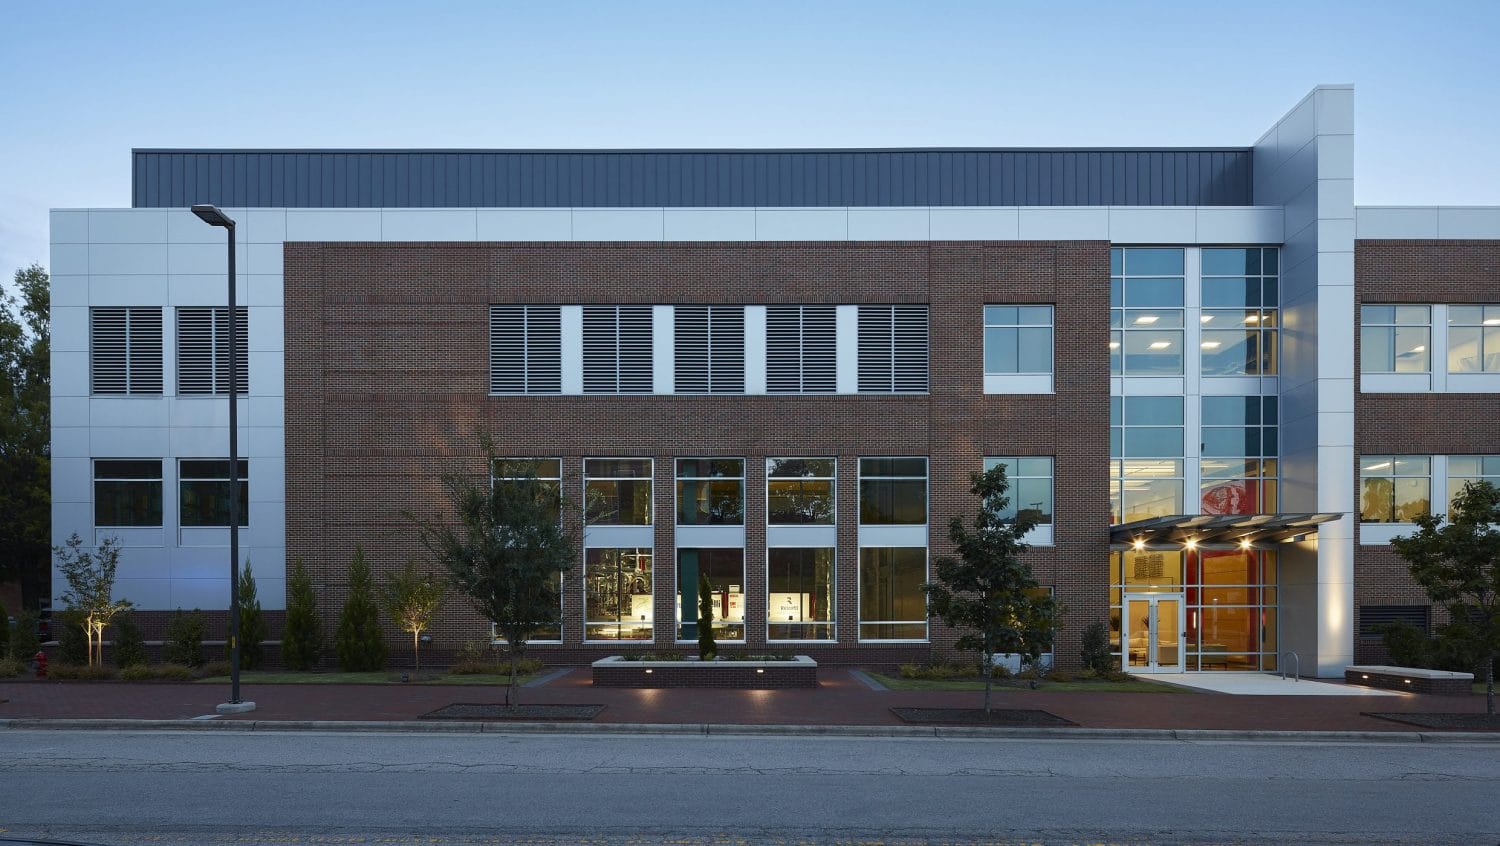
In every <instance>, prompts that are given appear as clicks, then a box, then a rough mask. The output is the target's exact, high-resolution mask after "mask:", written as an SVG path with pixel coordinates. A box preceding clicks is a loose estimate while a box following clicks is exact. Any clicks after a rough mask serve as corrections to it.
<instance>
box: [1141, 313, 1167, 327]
mask: <svg viewBox="0 0 1500 846" xmlns="http://www.w3.org/2000/svg"><path fill="white" fill-rule="evenodd" d="M1160 319H1161V318H1160V317H1157V316H1156V315H1154V314H1143V315H1141V316H1140V317H1137V318H1136V319H1135V323H1136V324H1137V325H1139V326H1150V325H1151V324H1153V323H1155V322H1156V321H1158V320H1160Z"/></svg>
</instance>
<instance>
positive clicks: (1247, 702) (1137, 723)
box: [0, 667, 1484, 731]
mask: <svg viewBox="0 0 1500 846" xmlns="http://www.w3.org/2000/svg"><path fill="white" fill-rule="evenodd" d="M819 679H820V682H821V686H820V687H819V688H818V689H816V690H807V689H802V690H684V689H676V690H631V689H620V688H599V687H594V686H593V685H592V684H591V683H590V681H589V671H588V668H586V667H582V668H575V669H573V670H572V671H571V672H568V673H567V674H565V675H563V676H561V677H559V678H555V679H552V680H550V681H548V682H546V683H545V684H543V685H541V686H538V687H531V688H525V689H523V690H522V691H521V693H520V695H521V701H523V702H529V703H565V704H583V703H589V704H601V705H604V706H606V707H605V709H604V711H603V713H601V714H600V715H599V717H598V718H597V719H596V720H595V722H601V723H603V722H608V723H694V724H701V723H713V724H719V725H894V724H899V723H900V720H898V719H897V718H896V717H895V716H894V715H893V714H892V713H891V712H890V709H891V708H892V707H900V706H907V707H911V706H917V707H921V706H929V707H977V706H978V705H979V703H980V694H979V693H977V692H973V693H971V692H936V691H896V690H872V689H870V688H869V687H868V686H867V685H865V684H864V683H863V682H861V681H860V680H859V679H857V678H856V677H854V676H853V675H851V674H850V673H849V671H848V670H846V669H843V668H838V667H828V668H823V669H821V670H820V671H819ZM227 693H228V685H223V684H214V685H204V684H175V683H124V682H102V683H101V682H92V683H89V682H62V681H35V680H25V681H5V682H0V700H8V701H4V702H0V719H7V718H44V719H45V718H126V719H184V718H192V717H198V716H203V715H207V714H213V713H214V706H215V705H216V704H218V703H219V702H223V701H225V699H226V697H227ZM242 695H243V696H244V698H245V699H249V700H251V701H254V702H255V703H256V710H255V711H254V712H252V713H250V714H246V715H244V716H242V717H221V718H220V719H224V720H231V719H249V720H411V719H416V718H418V717H420V716H421V715H423V714H426V713H428V712H430V711H433V710H436V709H437V708H441V707H443V706H444V705H451V704H454V703H458V702H480V703H484V702H500V701H503V698H504V695H505V691H504V688H501V687H482V686H458V685H321V684H316V685H253V684H251V685H245V686H244V688H243V694H242ZM994 705H995V707H997V708H1035V709H1040V710H1043V711H1048V712H1050V713H1052V714H1056V715H1057V716H1059V717H1063V718H1064V719H1068V720H1071V721H1073V722H1075V723H1078V724H1079V725H1080V726H1085V727H1089V728H1159V729H1226V730H1265V731H1412V730H1413V729H1412V727H1411V726H1406V725H1402V724H1399V723H1393V722H1389V721H1386V720H1380V719H1376V718H1373V717H1366V716H1363V715H1362V713H1361V712H1362V711H1446V712H1480V711H1483V710H1484V699H1483V697H1480V696H1469V697H1443V696H1417V695H1403V696H1400V697H1395V696H1383V697H1365V696H1231V695H1226V694H1213V693H1201V694H1182V693H1086V692H1085V693H1079V692H1067V693H1047V692H1041V691H1036V692H1033V691H1018V690H1013V689H1011V690H1003V691H999V692H997V693H996V694H995V697H994Z"/></svg>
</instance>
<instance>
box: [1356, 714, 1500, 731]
mask: <svg viewBox="0 0 1500 846" xmlns="http://www.w3.org/2000/svg"><path fill="white" fill-rule="evenodd" d="M1365 716H1367V717H1376V718H1378V719H1382V720H1390V721H1391V722H1393V723H1405V724H1407V725H1409V726H1420V727H1421V728H1429V729H1445V730H1448V731H1500V714H1445V713H1437V712H1426V711H1424V712H1418V713H1403V712H1400V711H1390V712H1381V713H1377V712H1374V711H1366V712H1365Z"/></svg>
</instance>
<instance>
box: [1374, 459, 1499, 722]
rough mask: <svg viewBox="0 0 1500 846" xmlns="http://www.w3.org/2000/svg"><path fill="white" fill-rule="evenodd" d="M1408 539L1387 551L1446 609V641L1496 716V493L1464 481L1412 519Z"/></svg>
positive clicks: (1397, 541) (1397, 540)
mask: <svg viewBox="0 0 1500 846" xmlns="http://www.w3.org/2000/svg"><path fill="white" fill-rule="evenodd" d="M1416 523H1417V531H1416V533H1415V534H1413V535H1406V536H1402V537H1397V538H1393V539H1392V540H1391V546H1392V547H1393V548H1394V549H1395V550H1396V554H1397V555H1399V556H1401V557H1402V558H1403V559H1405V561H1406V563H1407V565H1408V566H1409V567H1410V568H1411V575H1412V578H1414V579H1416V580H1417V584H1419V585H1421V586H1422V589H1423V590H1424V591H1426V592H1427V596H1428V598H1430V599H1431V600H1432V601H1433V602H1436V603H1439V604H1441V605H1443V606H1444V607H1446V608H1447V609H1448V614H1449V616H1450V617H1451V618H1452V622H1451V623H1449V624H1448V625H1447V626H1444V627H1443V631H1442V634H1441V636H1442V637H1444V638H1451V639H1453V641H1454V642H1455V643H1456V645H1458V646H1459V647H1460V649H1461V650H1462V651H1463V652H1464V653H1465V654H1466V655H1468V656H1470V658H1471V659H1472V661H1473V662H1474V663H1475V664H1476V665H1477V666H1476V667H1475V669H1476V670H1478V672H1479V673H1480V675H1481V676H1482V677H1483V678H1484V682H1485V709H1486V712H1487V713H1489V714H1494V713H1495V659H1496V656H1500V488H1497V487H1495V485H1494V484H1492V483H1490V482H1469V483H1468V484H1465V485H1464V489H1463V491H1462V492H1461V493H1459V495H1458V496H1457V497H1456V498H1454V500H1453V509H1452V511H1451V512H1450V513H1449V514H1448V515H1447V518H1446V520H1445V519H1444V516H1443V515H1441V514H1423V515H1421V516H1419V517H1417V518H1416Z"/></svg>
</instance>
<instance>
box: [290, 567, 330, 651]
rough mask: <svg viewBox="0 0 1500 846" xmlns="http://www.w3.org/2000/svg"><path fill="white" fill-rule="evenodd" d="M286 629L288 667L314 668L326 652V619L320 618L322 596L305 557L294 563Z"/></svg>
mask: <svg viewBox="0 0 1500 846" xmlns="http://www.w3.org/2000/svg"><path fill="white" fill-rule="evenodd" d="M286 587H287V597H286V629H285V631H284V632H283V633H282V635H281V661H282V663H283V664H285V665H286V668H287V669H288V670H311V669H312V668H314V667H316V666H318V661H319V659H320V658H321V657H322V655H323V623H322V621H321V620H320V619H319V618H318V597H317V594H316V593H314V591H313V581H312V576H310V575H308V573H307V568H306V567H304V566H303V564H302V559H301V558H298V559H297V561H296V564H295V565H293V567H292V577H291V579H289V580H288V581H287V586H286Z"/></svg>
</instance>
